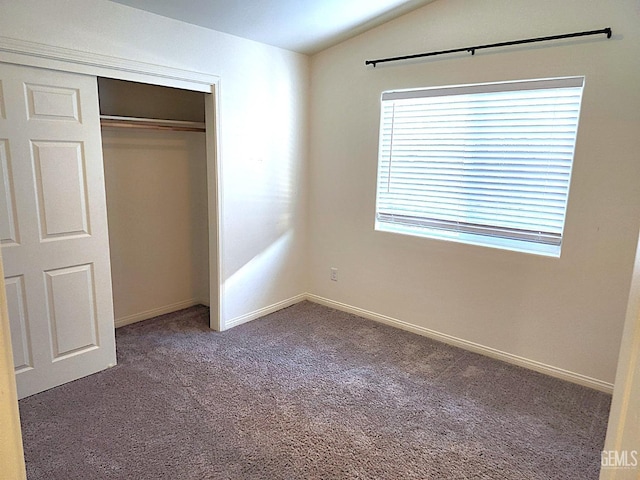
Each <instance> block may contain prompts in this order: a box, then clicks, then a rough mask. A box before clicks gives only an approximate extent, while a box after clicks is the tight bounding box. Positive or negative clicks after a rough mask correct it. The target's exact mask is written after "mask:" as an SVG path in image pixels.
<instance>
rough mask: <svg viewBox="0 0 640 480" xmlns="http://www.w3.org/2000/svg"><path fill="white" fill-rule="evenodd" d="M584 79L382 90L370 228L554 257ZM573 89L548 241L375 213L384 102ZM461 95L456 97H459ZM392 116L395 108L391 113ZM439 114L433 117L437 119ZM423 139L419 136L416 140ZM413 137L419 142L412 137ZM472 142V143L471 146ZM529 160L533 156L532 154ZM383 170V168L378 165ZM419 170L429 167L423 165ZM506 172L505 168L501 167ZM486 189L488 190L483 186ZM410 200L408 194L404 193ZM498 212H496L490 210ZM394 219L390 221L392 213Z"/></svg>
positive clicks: (560, 239)
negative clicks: (554, 226) (563, 170)
mask: <svg viewBox="0 0 640 480" xmlns="http://www.w3.org/2000/svg"><path fill="white" fill-rule="evenodd" d="M584 85H585V77H584V76H572V77H558V78H547V79H533V80H514V81H504V82H492V83H479V84H470V85H454V86H438V87H429V88H412V89H403V90H387V91H384V92H382V94H381V97H380V131H379V140H378V162H377V169H376V205H375V225H374V228H375V230H376V231H382V232H389V233H396V234H403V235H412V236H417V237H426V238H433V239H439V240H448V241H455V242H459V243H466V244H473V245H480V246H485V247H491V248H499V249H505V250H513V251H518V252H524V253H532V254H538V255H545V256H552V257H560V254H561V250H562V243H563V238H564V229H565V226H566V220H567V208H568V201H569V192H570V187H571V177H572V172H573V166H574V163H575V151H576V145H577V138H578V130H579V120H580V113H581V106H582V99H583V94H584ZM563 88H573V89H579V95H578V96H577V101H576V102H575V104H574V106H575V109H576V118H575V129H574V131H573V132H572V133H573V137H572V139H571V141H572V145H571V152H570V162H569V164H568V168H569V171H568V174H567V175H566V191H565V193H564V198H563V202H564V210H563V213H562V225H561V227H560V232H559V235H557V234H556V235H555V237H557V239H556V238H553V239H549V238H543V237H544V236H545V234H544V233H540V235H539V238H535V237H536V236H535V235H534V234H532V231H528V232H527V233H525V234H523V235H522V236H521V237H520V236H519V235H518V234H517V232H515V231H514V229H511V230H510V231H509V234H508V235H504V234H503V235H504V236H501V235H499V234H498V233H499V232H500V226H499V225H493V226H491V225H474V224H471V223H467V222H458V223H459V225H463V224H464V227H459V229H457V230H456V229H455V228H451V225H453V224H455V222H453V221H452V220H445V221H444V222H443V224H444V223H446V225H447V227H446V228H440V227H439V226H438V223H439V222H440V220H438V219H435V218H429V217H427V216H425V217H423V218H419V217H416V216H412V217H406V218H405V219H402V218H401V217H402V215H398V214H395V215H390V214H388V213H385V212H381V211H380V210H381V209H380V204H381V198H380V197H381V193H380V192H381V186H380V184H381V181H382V178H383V174H382V169H383V161H385V160H384V159H383V143H384V142H383V135H384V134H385V132H384V128H385V125H384V121H385V113H384V112H385V111H384V108H385V102H391V101H394V100H407V99H421V98H427V97H440V98H442V97H447V96H456V95H458V96H459V95H473V94H476V93H479V94H484V93H494V92H496V93H501V92H528V91H534V90H550V89H563ZM459 98H461V97H459ZM392 116H393V118H394V119H395V112H394V113H393V114H392ZM438 118H439V117H438ZM391 129H392V131H393V129H394V125H393V123H392V126H391ZM422 140H424V138H422ZM418 141H419V140H418ZM474 145H475V144H474ZM392 149H393V140H391V147H389V154H388V156H389V160H388V161H387V163H388V165H389V166H388V168H389V174H388V177H387V180H386V181H387V182H390V178H391V173H390V172H391V162H392V161H393V158H394V157H393V153H392ZM532 158H533V157H532ZM384 168H387V167H384ZM425 171H426V172H428V171H429V170H428V169H427V168H425ZM505 171H507V172H508V170H505ZM487 191H488V190H487ZM407 198H410V197H407ZM496 211H498V212H500V210H498V209H496ZM394 216H395V218H396V219H399V221H394V218H389V217H394Z"/></svg>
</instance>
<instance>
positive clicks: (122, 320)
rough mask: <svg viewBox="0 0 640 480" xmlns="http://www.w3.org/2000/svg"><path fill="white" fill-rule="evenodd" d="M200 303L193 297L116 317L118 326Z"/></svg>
mask: <svg viewBox="0 0 640 480" xmlns="http://www.w3.org/2000/svg"><path fill="white" fill-rule="evenodd" d="M200 303H201V302H200V301H199V300H196V299H194V298H192V299H189V300H184V301H182V302H177V303H172V304H171V305H165V306H163V307H159V308H154V309H151V310H147V311H144V312H140V313H134V314H133V315H127V316H126V317H120V318H116V321H115V324H116V328H119V327H124V326H125V325H129V324H131V323H136V322H141V321H143V320H149V319H150V318H153V317H157V316H158V315H164V314H165V313H171V312H176V311H178V310H182V309H183V308H189V307H193V306H194V305H199V304H200Z"/></svg>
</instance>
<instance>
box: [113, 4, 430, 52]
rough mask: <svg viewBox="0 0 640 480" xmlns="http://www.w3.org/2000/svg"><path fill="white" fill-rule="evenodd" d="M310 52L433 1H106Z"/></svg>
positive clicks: (289, 48)
mask: <svg viewBox="0 0 640 480" xmlns="http://www.w3.org/2000/svg"><path fill="white" fill-rule="evenodd" d="M111 1H113V2H117V3H121V4H123V5H128V6H130V7H134V8H137V9H140V10H146V11H148V12H152V13H156V14H158V15H162V16H164V17H169V18H174V19H176V20H181V21H183V22H187V23H191V24H194V25H200V26H202V27H206V28H210V29H213V30H218V31H220V32H225V33H230V34H232V35H236V36H239V37H244V38H248V39H251V40H256V41H258V42H262V43H266V44H269V45H275V46H277V47H281V48H285V49H287V50H293V51H295V52H300V53H306V54H313V53H316V52H319V51H320V50H323V49H325V48H327V47H330V46H332V45H335V44H337V43H340V42H341V41H343V40H346V39H347V38H350V37H353V36H355V35H358V34H359V33H362V32H364V31H365V30H368V29H370V28H373V27H375V26H377V25H380V24H382V23H384V22H386V21H389V20H391V19H393V18H395V17H399V16H400V15H403V14H405V13H407V12H410V11H411V10H414V9H416V8H418V7H421V6H423V5H426V4H427V3H430V2H432V1H433V0H111Z"/></svg>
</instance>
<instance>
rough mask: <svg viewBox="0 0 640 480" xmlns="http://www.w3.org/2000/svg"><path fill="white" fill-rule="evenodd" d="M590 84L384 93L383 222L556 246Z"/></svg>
mask: <svg viewBox="0 0 640 480" xmlns="http://www.w3.org/2000/svg"><path fill="white" fill-rule="evenodd" d="M583 83H584V78H583V77H571V78H559V79H551V80H529V81H523V82H508V83H499V84H496V83H493V84H481V85H471V86H460V87H445V88H430V89H421V90H402V91H389V92H384V93H383V94H382V112H381V125H380V146H379V161H378V192H377V207H376V224H377V225H380V224H386V227H387V228H383V229H385V230H393V225H397V226H399V227H401V228H403V229H405V230H406V228H410V229H414V230H416V234H418V235H420V234H424V233H420V232H421V231H423V232H424V231H427V232H428V231H430V230H434V229H435V230H446V231H454V232H462V233H468V234H472V235H480V236H485V237H498V238H505V239H515V240H524V241H526V242H533V243H541V244H550V245H557V246H559V245H560V243H561V240H562V231H563V228H564V219H565V212H566V207H567V198H568V194H569V182H570V176H571V167H572V163H573V154H574V147H575V141H576V133H577V127H578V117H579V113H580V101H581V98H582V88H583ZM427 235H428V233H427Z"/></svg>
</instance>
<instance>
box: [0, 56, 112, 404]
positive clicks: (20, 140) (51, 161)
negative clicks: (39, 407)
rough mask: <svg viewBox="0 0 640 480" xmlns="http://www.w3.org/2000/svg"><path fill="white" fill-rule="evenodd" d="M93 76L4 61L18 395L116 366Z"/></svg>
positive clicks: (2, 222) (1, 222)
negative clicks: (23, 65) (17, 64)
mask: <svg viewBox="0 0 640 480" xmlns="http://www.w3.org/2000/svg"><path fill="white" fill-rule="evenodd" d="M99 122H100V120H99V107H98V92H97V82H96V78H95V77H91V76H84V75H77V74H70V73H62V72H54V71H50V70H43V69H36V68H30V67H22V66H16V65H9V64H4V63H0V242H1V243H0V244H1V246H2V256H3V259H4V273H5V282H6V293H7V300H8V306H9V319H10V325H11V340H12V347H13V354H14V363H15V368H16V376H17V377H16V380H17V385H18V396H19V397H20V398H23V397H25V396H28V395H32V394H34V393H37V392H40V391H43V390H46V389H49V388H52V387H54V386H57V385H61V384H63V383H66V382H69V381H71V380H75V379H77V378H81V377H83V376H86V375H90V374H92V373H95V372H98V371H100V370H103V369H105V368H107V367H110V366H113V365H114V364H115V362H116V356H115V332H114V321H113V301H112V293H111V270H110V262H109V239H108V232H107V215H106V202H105V188H104V172H103V166H102V146H101V138H100V123H99Z"/></svg>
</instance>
